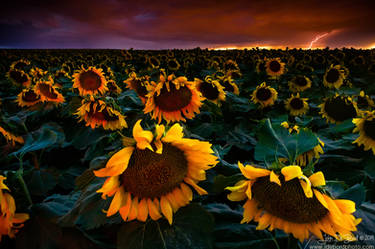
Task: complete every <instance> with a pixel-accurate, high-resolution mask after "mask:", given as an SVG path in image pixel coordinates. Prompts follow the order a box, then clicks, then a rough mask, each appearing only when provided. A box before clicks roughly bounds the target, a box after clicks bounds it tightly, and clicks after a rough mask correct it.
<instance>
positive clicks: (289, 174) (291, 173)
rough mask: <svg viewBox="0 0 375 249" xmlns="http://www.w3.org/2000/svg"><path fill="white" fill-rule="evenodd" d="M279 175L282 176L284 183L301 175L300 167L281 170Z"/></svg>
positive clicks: (288, 167) (293, 166)
mask: <svg viewBox="0 0 375 249" xmlns="http://www.w3.org/2000/svg"><path fill="white" fill-rule="evenodd" d="M281 174H283V175H284V177H285V181H286V182H287V181H289V180H292V179H294V178H296V177H300V176H302V175H303V173H302V170H301V167H299V166H295V165H292V166H287V167H284V168H282V169H281Z"/></svg>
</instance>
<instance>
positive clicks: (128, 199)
mask: <svg viewBox="0 0 375 249" xmlns="http://www.w3.org/2000/svg"><path fill="white" fill-rule="evenodd" d="M124 199H125V200H126V201H125V205H124V206H123V207H121V208H120V210H119V213H120V215H121V218H122V219H123V220H124V221H126V219H127V218H128V215H129V213H130V207H131V205H132V198H131V195H130V193H125V198H124Z"/></svg>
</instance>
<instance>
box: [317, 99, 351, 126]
mask: <svg viewBox="0 0 375 249" xmlns="http://www.w3.org/2000/svg"><path fill="white" fill-rule="evenodd" d="M319 107H320V108H321V109H320V114H321V115H322V117H323V118H326V119H327V122H331V123H336V124H339V123H341V122H343V121H345V120H348V119H352V118H355V117H357V115H358V107H357V103H356V102H354V101H353V100H352V98H350V97H347V96H340V95H338V94H336V95H335V96H333V97H329V98H326V99H325V100H324V102H323V103H322V104H321V105H319Z"/></svg>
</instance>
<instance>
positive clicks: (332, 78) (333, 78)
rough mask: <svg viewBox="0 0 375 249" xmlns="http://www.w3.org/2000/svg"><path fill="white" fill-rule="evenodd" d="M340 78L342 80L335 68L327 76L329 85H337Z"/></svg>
mask: <svg viewBox="0 0 375 249" xmlns="http://www.w3.org/2000/svg"><path fill="white" fill-rule="evenodd" d="M339 78H340V72H339V71H338V70H337V69H335V68H333V69H331V70H329V71H328V73H327V76H326V80H327V82H329V83H335V82H336V81H338V80H339Z"/></svg>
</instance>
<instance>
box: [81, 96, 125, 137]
mask: <svg viewBox="0 0 375 249" xmlns="http://www.w3.org/2000/svg"><path fill="white" fill-rule="evenodd" d="M75 115H77V116H78V117H79V121H78V122H81V121H83V120H84V121H85V122H86V126H90V127H91V129H95V128H96V127H99V126H102V127H103V128H104V129H105V130H117V129H122V128H124V127H125V128H127V127H128V125H127V123H126V121H125V117H124V116H123V115H122V114H121V113H120V112H119V111H117V110H115V109H114V108H112V107H111V106H109V105H107V103H105V102H104V101H102V100H100V99H99V100H96V99H95V98H94V97H93V96H90V98H86V99H83V100H82V105H81V107H79V108H78V110H77V112H76V113H75Z"/></svg>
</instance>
